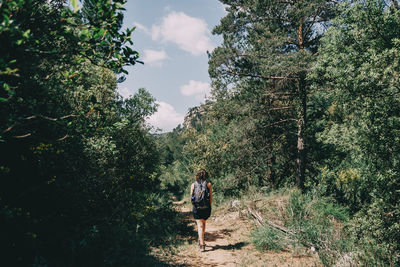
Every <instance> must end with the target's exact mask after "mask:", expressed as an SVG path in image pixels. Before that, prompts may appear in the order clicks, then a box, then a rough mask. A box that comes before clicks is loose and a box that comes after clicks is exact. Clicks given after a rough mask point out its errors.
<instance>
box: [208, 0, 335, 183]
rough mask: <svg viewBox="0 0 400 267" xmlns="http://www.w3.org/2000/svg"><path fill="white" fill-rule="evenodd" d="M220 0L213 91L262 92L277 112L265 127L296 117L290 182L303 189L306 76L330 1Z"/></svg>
mask: <svg viewBox="0 0 400 267" xmlns="http://www.w3.org/2000/svg"><path fill="white" fill-rule="evenodd" d="M221 2H222V3H223V4H225V5H227V9H226V10H227V11H228V14H227V15H226V16H225V17H224V18H223V19H222V20H221V23H220V25H218V26H217V27H216V28H215V29H214V33H215V34H219V35H222V36H223V38H224V41H223V44H222V45H221V46H220V47H218V48H216V49H215V50H214V52H213V53H212V54H211V57H210V62H209V63H210V69H209V72H210V76H211V77H212V79H213V83H214V87H215V88H216V89H215V90H214V95H218V93H219V92H218V91H221V90H222V91H229V90H231V89H232V88H235V89H236V90H243V88H247V90H256V89H255V88H258V90H260V89H261V90H264V93H265V94H266V95H267V98H268V100H269V102H270V105H269V108H270V110H272V109H274V110H280V111H281V114H282V117H281V118H280V120H276V121H274V122H272V123H271V126H276V125H279V124H286V123H290V122H293V121H295V122H296V126H295V127H296V128H297V148H296V150H297V157H296V162H297V164H296V165H297V167H296V184H297V185H298V187H299V188H301V189H304V181H305V170H306V137H305V136H306V135H305V129H306V125H307V118H306V113H307V94H308V93H309V84H308V82H307V80H306V76H307V73H308V72H309V69H310V65H311V63H312V62H313V61H314V59H315V55H316V53H317V48H318V44H319V40H320V37H321V36H322V34H323V32H324V30H325V29H326V28H327V27H328V26H329V21H330V19H331V18H332V16H333V15H334V13H333V10H334V9H333V7H334V5H335V1H327V0H317V1H296V0H293V1H290V0H285V1H280V0H242V1H237V0H221ZM228 88H229V89H228ZM286 106H290V109H291V110H292V116H289V117H288V116H287V115H288V112H287V107H286ZM278 117H279V114H278Z"/></svg>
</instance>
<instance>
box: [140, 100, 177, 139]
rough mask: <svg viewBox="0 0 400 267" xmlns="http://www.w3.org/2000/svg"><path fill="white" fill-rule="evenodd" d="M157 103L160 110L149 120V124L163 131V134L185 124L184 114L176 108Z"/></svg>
mask: <svg viewBox="0 0 400 267" xmlns="http://www.w3.org/2000/svg"><path fill="white" fill-rule="evenodd" d="M156 103H157V104H158V105H159V106H158V110H157V112H156V113H154V114H153V115H151V116H150V117H149V118H148V119H147V123H149V124H150V125H152V126H154V127H156V128H160V129H162V132H170V131H172V130H173V129H174V128H175V127H176V126H178V124H182V123H183V119H184V117H185V115H184V114H180V113H178V112H176V110H175V108H174V107H173V106H171V105H170V104H168V103H166V102H162V101H157V102H156Z"/></svg>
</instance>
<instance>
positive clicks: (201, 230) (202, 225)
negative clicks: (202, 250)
mask: <svg viewBox="0 0 400 267" xmlns="http://www.w3.org/2000/svg"><path fill="white" fill-rule="evenodd" d="M196 223H197V232H198V234H199V245H200V246H203V245H204V231H205V226H206V224H205V220H196Z"/></svg>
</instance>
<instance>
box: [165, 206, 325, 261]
mask: <svg viewBox="0 0 400 267" xmlns="http://www.w3.org/2000/svg"><path fill="white" fill-rule="evenodd" d="M177 209H179V211H180V212H181V214H182V217H181V218H182V219H183V220H184V221H185V222H186V223H187V224H188V226H189V228H190V229H193V230H194V232H193V233H192V234H191V235H190V236H186V237H180V238H182V240H181V241H183V242H182V244H181V245H180V246H178V247H177V248H175V250H174V253H173V255H172V256H171V257H170V258H169V260H168V264H170V265H172V266H181V267H184V266H185V267H191V266H193V267H194V266H196V267H197V266H206V267H219V266H229V267H236V266H243V267H244V266H268V267H269V266H320V264H319V263H318V258H315V257H310V256H305V255H295V253H293V252H289V251H287V252H273V251H267V252H259V251H258V250H256V248H255V247H254V246H253V245H252V244H251V243H250V233H251V231H252V230H253V228H254V227H255V226H254V223H253V222H252V221H249V220H246V219H244V218H241V217H243V216H240V213H239V211H230V210H229V209H224V210H222V209H217V210H216V211H213V212H212V215H211V217H210V218H209V219H208V220H207V226H206V234H205V243H206V251H205V252H201V251H200V250H199V249H198V245H197V244H198V243H197V242H198V241H197V232H196V231H197V229H196V224H195V222H194V220H193V217H192V215H191V206H190V204H189V205H188V204H183V205H179V206H177Z"/></svg>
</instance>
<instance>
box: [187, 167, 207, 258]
mask: <svg viewBox="0 0 400 267" xmlns="http://www.w3.org/2000/svg"><path fill="white" fill-rule="evenodd" d="M190 195H191V201H192V204H193V217H194V218H195V220H196V223H197V232H198V234H199V248H200V250H201V251H205V250H206V244H205V243H204V233H205V232H206V221H207V219H208V218H209V217H210V214H211V204H212V185H211V183H210V182H209V181H208V173H207V171H206V170H204V169H201V170H200V171H198V172H197V174H196V181H195V182H194V183H193V184H192V186H191V188H190Z"/></svg>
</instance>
